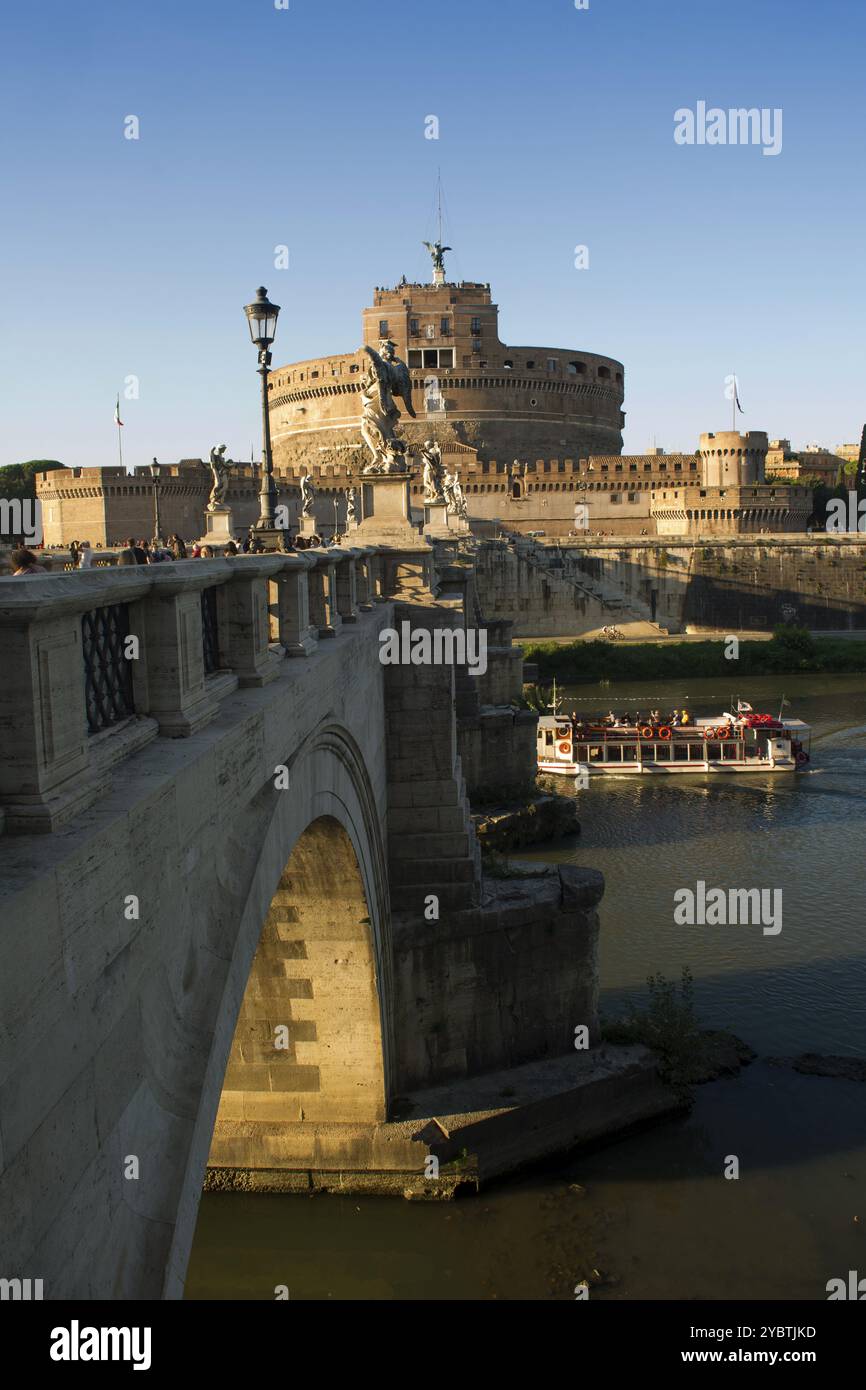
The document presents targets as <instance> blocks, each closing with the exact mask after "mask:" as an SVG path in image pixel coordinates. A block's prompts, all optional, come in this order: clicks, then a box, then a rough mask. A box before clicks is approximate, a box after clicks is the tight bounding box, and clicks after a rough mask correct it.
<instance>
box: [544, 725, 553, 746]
mask: <svg viewBox="0 0 866 1390" xmlns="http://www.w3.org/2000/svg"><path fill="white" fill-rule="evenodd" d="M544 746H545V748H552V747H553V730H552V729H545V731H544Z"/></svg>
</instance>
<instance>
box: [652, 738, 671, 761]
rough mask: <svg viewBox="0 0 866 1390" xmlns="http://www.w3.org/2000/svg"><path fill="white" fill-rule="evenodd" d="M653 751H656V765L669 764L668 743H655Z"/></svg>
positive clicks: (669, 752) (669, 748)
mask: <svg viewBox="0 0 866 1390" xmlns="http://www.w3.org/2000/svg"><path fill="white" fill-rule="evenodd" d="M655 749H656V762H657V763H669V762H670V760H671V746H670V744H669V743H657V744H656V746H655Z"/></svg>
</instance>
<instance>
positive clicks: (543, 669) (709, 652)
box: [521, 627, 866, 685]
mask: <svg viewBox="0 0 866 1390" xmlns="http://www.w3.org/2000/svg"><path fill="white" fill-rule="evenodd" d="M521 645H523V644H521ZM523 652H524V658H525V660H526V661H532V662H535V663H536V664H537V666H538V673H539V677H540V678H541V679H542V680H552V679H553V678H554V677H556V679H557V680H558V681H562V682H564V683H566V684H569V685H579V684H583V683H585V682H595V681H600V680H611V681H619V680H677V679H679V678H681V677H692V678H695V677H699V676H730V675H731V673H732V672H733V671H736V673H737V675H738V676H769V675H788V674H789V673H793V672H801V671H809V672H813V671H814V672H823V673H824V674H827V675H832V674H840V673H843V674H844V673H846V672H847V673H858V672H863V671H866V642H859V641H856V640H855V641H849V640H848V639H847V638H844V637H813V636H812V635H811V633H810V632H809V631H808V630H807V629H806V628H800V627H777V628H776V630H775V633H774V634H773V637H772V638H771V640H770V641H769V642H747V641H743V642H740V649H739V654H738V658H737V660H736V661H731V660H729V659H727V658H726V657H725V638H724V637H717V638H710V639H708V640H707V641H706V642H670V643H668V642H660V643H653V642H641V643H634V644H629V645H625V644H620V643H615V642H569V643H567V644H563V645H557V644H556V643H555V642H534V643H529V644H527V645H525V646H524V647H523Z"/></svg>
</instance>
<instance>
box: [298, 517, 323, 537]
mask: <svg viewBox="0 0 866 1390" xmlns="http://www.w3.org/2000/svg"><path fill="white" fill-rule="evenodd" d="M298 535H299V536H304V537H306V539H307V540H309V538H310V536H317V535H319V532H318V531H317V530H316V518H315V517H314V516H302V517H301V522H300V525H299V526H298Z"/></svg>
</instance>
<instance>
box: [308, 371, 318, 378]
mask: <svg viewBox="0 0 866 1390" xmlns="http://www.w3.org/2000/svg"><path fill="white" fill-rule="evenodd" d="M318 375H319V373H318V372H310V376H311V377H317V376H318Z"/></svg>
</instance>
